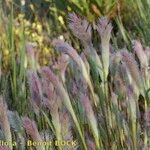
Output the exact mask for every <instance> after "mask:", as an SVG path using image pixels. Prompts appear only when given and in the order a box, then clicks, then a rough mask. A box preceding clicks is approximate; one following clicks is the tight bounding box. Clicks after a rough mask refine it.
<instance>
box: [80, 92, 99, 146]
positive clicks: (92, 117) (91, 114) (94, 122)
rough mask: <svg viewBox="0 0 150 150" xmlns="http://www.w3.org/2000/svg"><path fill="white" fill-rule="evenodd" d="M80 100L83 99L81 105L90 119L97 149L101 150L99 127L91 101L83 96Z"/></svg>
mask: <svg viewBox="0 0 150 150" xmlns="http://www.w3.org/2000/svg"><path fill="white" fill-rule="evenodd" d="M80 99H81V103H82V106H83V108H84V111H85V114H86V116H87V118H88V121H89V124H90V127H91V129H92V133H93V136H94V139H95V144H96V147H97V149H100V143H99V140H100V137H99V131H98V127H97V120H96V118H95V115H94V111H93V109H92V105H91V103H90V100H89V98H88V96H86V95H83V94H81V98H80Z"/></svg>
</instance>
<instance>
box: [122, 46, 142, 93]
mask: <svg viewBox="0 0 150 150" xmlns="http://www.w3.org/2000/svg"><path fill="white" fill-rule="evenodd" d="M121 55H122V61H123V62H124V63H125V64H126V66H127V69H128V71H129V73H130V74H131V77H132V80H133V81H134V82H135V84H136V85H137V87H138V88H139V90H140V91H141V92H142V94H143V82H142V78H141V76H140V71H139V68H138V65H137V62H136V61H135V59H134V57H133V55H132V54H131V53H129V52H128V51H127V50H125V49H123V50H121Z"/></svg>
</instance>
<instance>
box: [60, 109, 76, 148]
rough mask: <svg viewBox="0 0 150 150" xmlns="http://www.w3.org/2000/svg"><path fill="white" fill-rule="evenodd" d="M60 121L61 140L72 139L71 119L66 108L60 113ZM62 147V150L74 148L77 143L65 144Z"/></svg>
mask: <svg viewBox="0 0 150 150" xmlns="http://www.w3.org/2000/svg"><path fill="white" fill-rule="evenodd" d="M60 121H61V127H62V128H61V131H62V138H63V140H64V141H74V139H73V134H72V132H71V126H72V121H71V118H70V116H69V115H68V113H67V111H66V110H63V111H62V112H61V113H60ZM76 142H77V141H76ZM63 149H64V150H76V149H77V144H76V145H66V146H64V147H63Z"/></svg>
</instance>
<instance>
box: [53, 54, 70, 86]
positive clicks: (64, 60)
mask: <svg viewBox="0 0 150 150" xmlns="http://www.w3.org/2000/svg"><path fill="white" fill-rule="evenodd" d="M68 64H69V57H68V55H66V54H61V55H60V57H58V60H57V64H56V68H57V69H58V70H60V77H61V79H62V81H63V82H64V83H65V72H66V69H67V66H68Z"/></svg>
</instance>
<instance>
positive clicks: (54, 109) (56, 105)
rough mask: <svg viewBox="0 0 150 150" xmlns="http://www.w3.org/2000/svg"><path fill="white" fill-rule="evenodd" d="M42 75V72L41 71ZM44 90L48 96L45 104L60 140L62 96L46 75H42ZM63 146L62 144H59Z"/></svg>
mask: <svg viewBox="0 0 150 150" xmlns="http://www.w3.org/2000/svg"><path fill="white" fill-rule="evenodd" d="M41 75H42V73H41ZM41 82H42V90H43V93H44V94H45V95H46V97H47V98H45V99H44V103H45V106H46V107H47V108H48V109H49V110H50V113H51V117H52V123H53V125H54V128H55V133H56V138H57V140H58V141H61V140H62V137H61V122H60V118H59V109H60V106H61V103H62V102H61V100H60V97H59V96H58V95H57V94H56V91H55V90H54V87H53V85H52V83H50V81H49V80H48V79H46V78H44V76H42V81H41ZM59 146H60V148H61V145H59Z"/></svg>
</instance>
